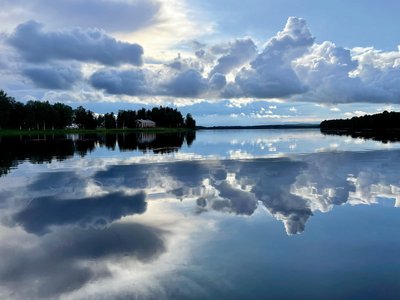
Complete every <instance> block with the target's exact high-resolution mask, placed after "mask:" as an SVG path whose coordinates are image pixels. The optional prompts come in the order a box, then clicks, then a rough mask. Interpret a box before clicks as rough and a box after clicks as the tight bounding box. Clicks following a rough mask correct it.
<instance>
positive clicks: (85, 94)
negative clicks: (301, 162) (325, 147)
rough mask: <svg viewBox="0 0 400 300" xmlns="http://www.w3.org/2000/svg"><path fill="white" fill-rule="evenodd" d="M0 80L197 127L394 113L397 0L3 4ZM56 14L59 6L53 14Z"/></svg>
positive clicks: (14, 89) (11, 90) (19, 95)
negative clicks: (159, 111)
mask: <svg viewBox="0 0 400 300" xmlns="http://www.w3.org/2000/svg"><path fill="white" fill-rule="evenodd" d="M2 7H3V9H2V11H1V12H0V18H1V20H2V22H1V24H0V89H4V90H5V91H6V92H7V93H8V94H10V95H12V96H14V97H16V99H17V100H20V101H26V100H28V99H43V100H49V101H52V102H54V101H62V102H65V103H68V104H70V105H72V106H78V105H85V106H86V107H88V108H90V109H92V110H94V111H95V112H97V113H104V112H109V111H114V112H117V111H118V109H137V108H140V107H143V106H144V107H152V106H154V105H170V106H176V107H179V109H180V110H181V111H183V112H184V113H187V112H190V113H192V114H193V115H194V117H195V118H196V119H197V121H198V124H199V125H254V124H257V125H258V124H278V123H300V122H306V123H317V122H319V121H321V120H323V119H329V118H346V117H351V116H354V115H362V114H365V113H375V112H380V111H383V110H399V104H400V51H399V46H398V45H399V44H400V36H399V34H398V30H397V29H398V28H399V25H400V19H399V18H398V17H397V12H398V11H399V10H400V3H398V2H396V1H379V2H378V1H360V0H353V1H344V0H338V1H317V0H305V1H301V2H299V1H294V0H280V1H278V0H269V1H261V0H248V1H245V2H243V1H228V0H220V1H199V0H186V1H185V0H172V1H171V0H168V1H167V0H85V1H78V0H60V1H50V0H32V1H29V2H28V3H27V2H26V1H22V0H13V1H11V0H4V1H2ZM61 12H62V13H61Z"/></svg>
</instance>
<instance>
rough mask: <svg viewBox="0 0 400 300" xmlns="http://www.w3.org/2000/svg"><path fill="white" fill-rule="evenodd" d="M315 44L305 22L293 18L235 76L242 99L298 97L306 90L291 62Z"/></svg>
mask: <svg viewBox="0 0 400 300" xmlns="http://www.w3.org/2000/svg"><path fill="white" fill-rule="evenodd" d="M313 43H314V37H313V36H312V35H311V33H310V31H309V29H308V27H307V24H306V22H305V20H303V19H300V18H294V17H291V18H289V19H288V21H287V23H286V26H285V28H284V30H283V31H280V32H278V33H277V35H276V36H275V37H273V38H271V39H270V40H269V41H268V42H267V44H266V46H265V48H264V50H263V51H262V52H261V53H260V54H259V55H258V56H257V57H256V59H255V60H253V61H252V62H251V63H250V66H251V67H250V68H244V69H243V70H241V71H240V72H239V73H238V75H237V76H236V79H235V82H236V84H237V85H238V86H239V87H240V89H241V91H242V93H243V96H246V97H257V98H274V97H276V98H278V97H287V96H290V95H293V94H299V93H303V92H305V91H306V87H305V86H304V85H303V84H302V82H301V81H300V79H299V78H298V77H297V75H296V73H295V72H294V70H293V68H292V66H291V62H292V60H293V59H295V58H297V57H299V56H301V55H303V54H304V53H305V52H306V51H307V49H308V48H309V47H310V46H312V45H313Z"/></svg>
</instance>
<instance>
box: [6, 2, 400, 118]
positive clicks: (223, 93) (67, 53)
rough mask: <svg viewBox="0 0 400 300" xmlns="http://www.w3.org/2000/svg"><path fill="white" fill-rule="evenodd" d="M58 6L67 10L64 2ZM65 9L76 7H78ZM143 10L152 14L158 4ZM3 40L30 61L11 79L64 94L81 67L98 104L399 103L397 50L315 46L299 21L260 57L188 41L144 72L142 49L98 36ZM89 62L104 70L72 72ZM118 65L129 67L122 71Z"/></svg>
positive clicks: (31, 29) (21, 33) (50, 34)
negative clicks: (114, 100)
mask: <svg viewBox="0 0 400 300" xmlns="http://www.w3.org/2000/svg"><path fill="white" fill-rule="evenodd" d="M89 2H90V3H91V2H93V1H92V0H90V1H89ZM117 2H118V5H120V4H121V3H119V2H120V1H117ZM117 2H116V3H117ZM35 3H36V2H35ZM60 3H61V4H60V5H61V6H62V5H67V4H65V3H66V0H63V1H61V2H60ZM99 3H100V4H98V5H99V7H100V6H101V7H102V8H98V9H99V10H101V9H103V8H104V7H107V5H108V4H107V5H106V4H105V1H99ZM124 3H125V2H124ZM129 3H131V2H129ZM133 3H134V2H132V3H131V4H132V5H139V6H140V5H142V4H143V3H142V1H138V2H137V3H136V2H135V3H136V4H133ZM70 4H71V5H72V6H73V5H78V6H79V5H80V4H78V1H71V3H70ZM125 4H126V5H130V4H128V2H127V3H125ZM125 4H124V5H125ZM35 5H36V4H35ZM82 5H83V4H82ZM93 5H94V4H93ZM102 5H104V6H102ZM118 5H117V6H118ZM143 5H144V4H143ZM149 5H153V6H154V9H155V11H156V10H157V5H158V4H157V3H156V2H150V4H149ZM121 7H123V5H122V4H121ZM116 9H117V8H116ZM118 9H121V8H118ZM150 10H151V9H150ZM154 15H156V13H155V12H154ZM149 18H150V17H149ZM88 25H90V24H88ZM5 41H6V43H7V45H8V46H9V47H11V46H12V47H14V48H15V49H17V50H18V51H16V53H18V54H19V55H20V56H22V57H23V58H24V59H25V61H27V62H29V64H28V66H21V65H19V66H18V67H17V68H19V69H18V71H19V72H16V73H17V74H22V75H24V76H25V77H28V78H29V79H30V80H31V81H32V82H33V83H34V84H35V85H36V86H38V87H40V88H46V89H64V90H69V89H71V88H72V87H73V86H74V85H75V84H76V83H78V82H82V83H85V82H84V80H85V79H84V78H83V76H82V74H81V71H80V70H79V68H80V69H81V70H84V73H85V75H87V77H89V83H90V86H91V87H90V88H94V89H97V90H99V92H98V93H99V94H101V95H102V96H103V98H102V99H104V95H103V92H106V93H107V94H108V95H107V97H109V96H110V95H118V96H119V95H127V96H143V97H146V96H148V97H159V99H162V98H161V97H166V98H168V100H167V101H171V100H170V99H171V97H180V98H188V99H190V98H192V99H196V98H204V99H209V100H213V99H221V98H223V99H242V98H248V99H251V98H253V99H254V98H258V99H286V100H290V101H293V102H316V103H326V104H335V103H354V102H360V103H361V102H370V103H382V102H383V103H396V102H399V101H400V100H399V99H400V51H390V52H384V51H379V50H376V49H374V48H372V47H369V48H354V49H346V48H344V47H340V46H337V45H335V44H334V43H333V42H330V41H324V42H321V43H315V38H314V37H313V35H312V33H311V31H310V29H309V28H308V26H307V24H306V21H305V20H304V19H301V18H297V17H290V18H289V19H288V20H287V23H286V25H285V27H284V28H283V30H281V31H279V32H278V33H277V34H276V35H275V36H273V37H272V38H270V39H269V40H268V41H267V42H266V44H265V46H264V47H263V48H262V49H260V50H259V49H257V46H256V44H255V42H254V41H253V39H251V38H242V39H234V40H232V41H231V42H226V43H219V44H216V45H207V44H204V43H200V42H198V41H194V42H193V41H192V42H191V44H190V45H189V47H190V48H191V49H192V50H193V52H194V53H193V55H192V56H191V55H189V54H187V53H185V57H183V55H182V56H181V55H180V54H178V56H177V57H176V58H175V59H173V60H171V61H169V62H165V61H160V60H159V59H158V60H157V59H155V60H152V61H151V62H150V61H147V63H146V64H145V65H143V62H142V56H143V49H142V47H141V46H140V45H138V44H133V43H128V42H122V41H118V40H116V39H115V38H113V37H111V36H109V35H107V34H106V33H105V32H104V31H102V30H99V29H82V28H75V29H63V30H53V31H46V29H45V27H44V26H43V25H41V24H39V23H37V22H34V21H29V22H26V23H23V24H20V25H19V26H18V27H17V28H16V29H15V30H14V32H13V33H12V34H11V35H8V36H7V38H6V39H5ZM180 45H181V44H180ZM184 45H186V47H187V46H188V45H187V42H186V44H184ZM65 61H68V63H69V65H66V64H65ZM71 62H73V63H76V65H72V64H70V63H71ZM87 62H88V63H97V64H100V65H102V66H103V68H101V69H96V70H94V69H93V68H91V66H89V67H87V66H83V65H81V66H80V67H79V65H78V64H79V63H81V64H83V63H87ZM49 63H51V65H49ZM0 64H1V65H3V64H4V63H1V62H0ZM123 64H130V65H132V66H134V67H131V68H130V69H129V68H127V66H123V67H122V68H120V66H121V65H123ZM4 65H5V66H6V67H7V64H4ZM138 67H140V68H138ZM14 68H15V66H14ZM14 73H15V72H14ZM82 86H85V89H86V88H87V87H88V85H85V84H83V85H82ZM126 99H130V98H129V97H125V98H124V100H126ZM130 100H131V99H130ZM143 101H144V102H145V101H146V100H143ZM159 101H161V102H162V101H164V100H159ZM178 101H180V100H178ZM254 116H258V115H257V114H255V115H254Z"/></svg>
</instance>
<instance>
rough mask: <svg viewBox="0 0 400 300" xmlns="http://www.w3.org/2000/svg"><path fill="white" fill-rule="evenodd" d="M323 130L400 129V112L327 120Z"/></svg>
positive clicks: (322, 123) (322, 124)
mask: <svg viewBox="0 0 400 300" xmlns="http://www.w3.org/2000/svg"><path fill="white" fill-rule="evenodd" d="M320 128H321V130H337V129H339V130H365V129H370V130H389V129H399V128H400V112H388V111H384V112H383V113H379V114H374V115H364V116H360V117H353V118H351V119H336V120H325V121H323V122H321V125H320Z"/></svg>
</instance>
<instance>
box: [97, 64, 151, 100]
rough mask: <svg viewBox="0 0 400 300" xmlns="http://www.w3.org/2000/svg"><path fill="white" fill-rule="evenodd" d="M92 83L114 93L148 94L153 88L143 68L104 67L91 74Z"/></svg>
mask: <svg viewBox="0 0 400 300" xmlns="http://www.w3.org/2000/svg"><path fill="white" fill-rule="evenodd" d="M90 83H91V85H92V86H93V87H95V88H97V89H102V90H105V91H106V92H107V93H109V94H114V95H120V94H125V95H131V96H133V95H145V94H147V95H148V94H150V90H151V89H150V87H149V82H148V81H146V76H145V71H144V70H142V69H130V70H118V69H102V70H99V71H96V72H95V73H93V74H92V75H91V77H90Z"/></svg>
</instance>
